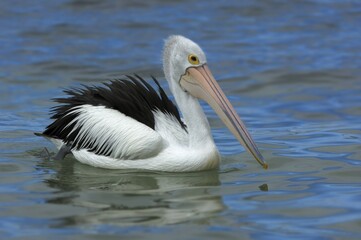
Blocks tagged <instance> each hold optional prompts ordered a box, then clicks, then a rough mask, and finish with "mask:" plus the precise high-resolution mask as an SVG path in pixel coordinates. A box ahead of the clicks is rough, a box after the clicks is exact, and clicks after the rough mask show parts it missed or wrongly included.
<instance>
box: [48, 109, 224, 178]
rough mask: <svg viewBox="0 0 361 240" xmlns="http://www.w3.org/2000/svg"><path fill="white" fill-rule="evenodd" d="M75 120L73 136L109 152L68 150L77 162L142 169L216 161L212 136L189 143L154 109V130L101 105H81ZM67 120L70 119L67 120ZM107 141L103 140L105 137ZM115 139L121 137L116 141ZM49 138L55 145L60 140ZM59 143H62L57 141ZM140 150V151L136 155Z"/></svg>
mask: <svg viewBox="0 0 361 240" xmlns="http://www.w3.org/2000/svg"><path fill="white" fill-rule="evenodd" d="M74 111H77V112H78V113H79V116H78V117H77V119H76V122H77V124H81V125H82V126H83V128H82V129H84V130H82V131H80V132H79V134H78V135H77V137H79V138H81V137H82V136H83V135H84V136H89V137H88V139H87V141H98V143H99V144H100V146H102V145H107V148H109V149H110V150H111V151H115V153H114V154H111V156H101V155H98V154H95V153H93V152H91V151H88V150H87V149H80V150H75V149H73V150H71V152H72V153H73V155H74V157H75V158H76V159H78V160H79V161H80V162H82V163H84V164H88V165H92V166H94V167H101V168H108V169H144V170H157V171H169V172H182V171H199V170H206V169H214V168H216V167H217V166H218V164H219V161H220V156H219V153H218V151H217V149H216V147H215V145H214V142H213V140H212V139H203V141H202V143H200V145H202V147H201V148H198V147H193V146H190V145H189V135H188V133H187V132H186V131H185V130H184V129H182V127H181V126H180V125H179V124H175V123H177V120H176V119H175V118H174V117H173V116H172V115H170V114H166V113H162V112H160V111H155V112H154V117H155V122H156V125H155V130H153V129H151V128H149V127H147V126H146V125H144V124H142V123H140V122H138V121H136V120H134V119H132V118H130V117H127V116H125V115H124V114H122V113H120V112H118V111H116V110H112V109H107V108H104V107H102V106H91V105H83V106H82V107H79V108H77V109H74ZM69 124H71V123H69ZM107 139H110V141H109V140H108V142H109V144H106V140H107ZM119 139H123V141H120V140H119ZM50 140H52V141H53V142H54V143H55V144H56V146H57V148H58V149H60V148H61V146H62V144H64V143H62V142H60V141H59V140H57V139H50ZM61 143H62V144H61ZM140 154H142V155H140Z"/></svg>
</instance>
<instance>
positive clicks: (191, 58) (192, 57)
mask: <svg viewBox="0 0 361 240" xmlns="http://www.w3.org/2000/svg"><path fill="white" fill-rule="evenodd" d="M188 62H189V63H190V64H192V65H198V64H199V58H198V57H197V56H196V55H194V54H189V55H188Z"/></svg>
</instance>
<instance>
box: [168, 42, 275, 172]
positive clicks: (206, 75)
mask: <svg viewBox="0 0 361 240" xmlns="http://www.w3.org/2000/svg"><path fill="white" fill-rule="evenodd" d="M163 66H164V73H165V75H166V78H167V80H168V81H169V85H170V89H171V90H172V92H173V93H175V92H176V91H184V92H186V93H187V94H189V95H191V96H193V97H195V98H198V99H202V100H204V101H206V102H207V103H208V104H209V105H210V106H211V107H212V108H213V110H214V111H215V112H216V113H217V114H218V116H219V117H220V118H221V120H222V121H223V122H224V124H225V125H226V126H227V127H228V129H229V130H230V131H231V132H232V133H233V135H234V136H235V137H236V138H237V140H238V141H239V142H240V143H241V144H242V145H243V146H244V147H245V148H246V149H247V150H248V152H250V153H251V154H252V155H253V157H254V158H255V159H256V160H257V162H258V163H259V164H261V165H262V166H263V168H265V169H267V168H268V165H267V163H266V162H265V161H264V160H263V157H262V155H261V153H260V152H259V150H258V148H257V145H256V144H255V142H254V141H253V139H252V137H251V135H250V134H249V132H248V131H247V129H246V126H245V125H244V123H243V122H242V121H241V119H240V117H239V116H238V114H237V113H236V111H235V110H234V108H233V106H232V104H231V103H230V102H229V100H228V99H227V97H226V96H225V94H224V93H223V91H222V89H221V88H220V86H219V85H218V83H217V81H216V80H215V79H214V77H213V75H212V73H211V71H210V70H209V68H208V66H207V60H206V56H205V54H204V52H203V51H202V49H201V48H200V47H199V46H198V45H197V44H196V43H194V42H193V41H191V40H190V39H187V38H185V37H183V36H171V37H169V38H168V39H167V40H166V42H165V47H164V53H163Z"/></svg>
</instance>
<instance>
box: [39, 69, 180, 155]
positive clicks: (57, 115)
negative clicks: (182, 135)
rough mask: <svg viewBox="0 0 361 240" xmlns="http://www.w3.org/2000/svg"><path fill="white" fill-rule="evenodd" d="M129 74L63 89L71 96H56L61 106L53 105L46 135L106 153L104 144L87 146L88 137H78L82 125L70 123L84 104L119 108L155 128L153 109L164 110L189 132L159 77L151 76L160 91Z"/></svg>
mask: <svg viewBox="0 0 361 240" xmlns="http://www.w3.org/2000/svg"><path fill="white" fill-rule="evenodd" d="M126 77H127V78H126V79H118V80H113V81H110V82H109V83H103V85H101V86H84V85H83V86H82V87H81V88H72V89H67V90H64V93H66V94H67V95H68V97H65V98H55V99H54V101H55V102H57V103H60V105H58V106H55V107H53V108H52V110H51V113H52V116H51V119H54V122H53V123H51V124H50V125H49V126H47V127H46V129H45V131H44V132H43V134H44V135H46V136H48V137H53V138H58V139H62V140H63V141H64V142H65V143H67V144H71V146H72V149H74V148H76V149H79V148H86V149H88V150H90V151H93V152H95V153H97V154H105V153H106V152H107V151H106V149H105V148H104V147H103V146H95V145H94V143H93V142H88V143H87V144H86V145H85V144H84V140H85V139H84V138H85V137H84V138H83V139H76V136H77V135H78V133H79V131H80V129H81V127H82V126H79V127H77V128H76V127H75V125H76V122H73V123H72V124H71V125H69V126H67V125H68V124H69V123H70V122H71V121H73V120H74V119H75V118H76V117H77V116H78V114H79V113H77V112H74V109H76V108H77V107H79V106H81V105H93V106H104V107H106V108H110V109H114V110H117V111H119V112H121V113H123V114H125V115H126V116H129V117H131V118H133V119H135V120H137V121H139V122H141V123H143V124H145V125H147V126H148V127H150V128H152V129H154V127H155V120H154V116H153V111H155V110H160V111H162V112H163V113H167V114H171V115H173V116H174V117H175V118H176V119H177V120H178V123H179V124H180V125H181V127H182V128H183V129H184V130H185V131H186V126H185V124H184V123H183V122H182V120H181V118H180V114H179V111H178V109H177V107H176V106H175V105H174V104H173V102H172V101H171V100H170V99H169V98H168V96H167V95H166V94H165V92H164V90H163V88H162V87H161V86H160V84H159V82H158V81H157V79H155V78H154V77H153V76H152V79H153V81H154V82H155V83H156V85H157V86H158V91H159V93H158V92H157V91H156V90H155V89H154V88H153V87H152V86H151V85H150V84H149V83H148V82H146V81H145V80H144V79H143V78H141V77H140V76H138V75H136V74H135V75H134V76H126ZM72 131H73V132H72ZM105 155H109V154H105Z"/></svg>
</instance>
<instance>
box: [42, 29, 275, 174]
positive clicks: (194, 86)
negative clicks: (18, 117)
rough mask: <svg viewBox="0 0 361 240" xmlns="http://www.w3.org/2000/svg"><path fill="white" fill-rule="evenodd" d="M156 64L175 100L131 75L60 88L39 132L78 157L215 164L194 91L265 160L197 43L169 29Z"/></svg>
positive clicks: (100, 162)
mask: <svg viewBox="0 0 361 240" xmlns="http://www.w3.org/2000/svg"><path fill="white" fill-rule="evenodd" d="M163 70H164V74H165V78H166V79H167V81H168V84H169V88H170V91H171V92H172V94H173V96H174V99H175V102H176V103H177V105H178V107H179V110H180V112H181V113H182V117H183V118H181V117H180V113H179V111H178V109H177V108H176V106H175V105H174V104H173V103H172V101H171V100H170V99H169V98H168V97H167V95H166V94H165V92H164V90H163V89H162V87H161V86H160V84H159V83H158V81H157V80H156V79H155V78H154V77H152V78H153V81H154V82H155V84H156V85H157V86H158V91H156V90H155V89H154V88H153V87H152V86H151V85H150V84H149V83H147V82H146V81H145V80H144V79H142V78H141V77H140V76H138V75H132V76H126V77H124V79H119V80H113V81H111V82H108V83H104V84H103V85H101V86H88V87H86V86H83V87H81V88H72V89H68V90H65V91H64V92H65V93H66V94H67V95H68V97H65V98H57V99H54V100H55V101H56V102H58V103H60V105H58V106H56V107H54V108H53V109H52V114H53V115H52V117H51V118H52V119H53V120H54V121H53V123H51V124H50V125H49V126H47V127H46V129H45V131H44V132H43V133H37V134H36V135H40V136H43V137H45V138H47V139H48V140H50V141H51V142H53V143H54V144H55V145H56V147H57V148H58V150H59V151H58V153H57V155H56V156H55V158H56V159H62V158H63V157H64V156H65V155H66V154H68V153H72V154H73V155H74V157H75V158H76V159H77V160H78V161H80V162H81V163H84V164H88V165H91V166H94V167H100V168H108V169H138V170H151V171H167V172H189V171H202V170H208V169H214V168H217V167H218V166H219V163H220V154H219V152H218V150H217V147H216V145H215V143H214V140H213V137H212V134H211V129H210V126H209V123H208V120H207V117H206V116H205V114H204V112H203V110H202V107H201V105H200V103H199V99H202V100H204V101H206V102H207V103H208V104H209V105H210V106H211V107H212V108H213V110H214V111H215V112H216V113H217V114H218V116H219V117H220V119H221V120H222V121H223V122H224V124H225V125H226V126H227V127H228V129H229V130H230V131H231V132H232V133H233V135H234V136H235V137H236V139H237V140H238V141H239V142H240V143H241V144H242V145H243V146H244V147H245V149H246V150H248V151H249V152H250V154H251V155H253V157H254V158H255V159H256V160H257V161H258V163H260V164H261V165H262V166H263V167H264V168H265V169H267V167H268V165H267V163H266V162H265V161H264V160H263V157H262V155H261V153H260V151H259V150H258V148H257V146H256V144H255V142H254V141H253V139H252V137H251V135H250V134H249V132H248V131H247V129H246V127H245V125H244V124H243V122H242V121H241V119H240V118H239V116H238V115H237V113H236V111H235V110H234V108H233V107H232V105H231V103H230V102H229V100H228V99H227V97H226V96H225V94H224V93H223V91H222V90H221V88H220V87H219V85H218V83H217V82H216V80H215V79H214V77H213V75H212V73H211V71H210V70H209V68H208V65H207V60H206V56H205V54H204V52H203V51H202V49H201V48H200V47H199V46H198V45H197V44H196V43H194V42H193V41H191V40H190V39H188V38H185V37H183V36H179V35H176V36H170V37H168V38H167V39H166V40H165V44H164V49H163Z"/></svg>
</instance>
